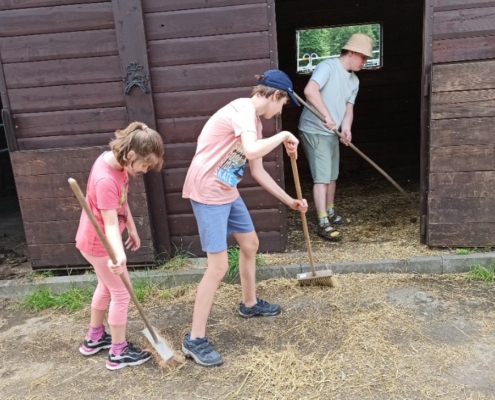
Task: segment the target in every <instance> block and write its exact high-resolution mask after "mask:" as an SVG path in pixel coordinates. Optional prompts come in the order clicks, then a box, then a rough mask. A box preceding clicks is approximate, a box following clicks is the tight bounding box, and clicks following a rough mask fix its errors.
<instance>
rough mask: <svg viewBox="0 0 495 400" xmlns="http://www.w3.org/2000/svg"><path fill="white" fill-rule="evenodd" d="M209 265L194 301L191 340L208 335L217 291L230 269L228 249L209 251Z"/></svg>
mask: <svg viewBox="0 0 495 400" xmlns="http://www.w3.org/2000/svg"><path fill="white" fill-rule="evenodd" d="M207 258H208V267H207V268H206V272H205V274H204V275H203V279H201V282H200V283H199V285H198V292H197V293H196V301H195V303H194V313H193V322H192V329H191V340H194V339H196V338H202V337H205V336H206V323H207V322H208V316H209V315H210V311H211V307H212V305H213V300H214V298H215V293H216V291H217V289H218V286H220V282H221V281H222V279H223V277H224V276H225V273H226V272H227V269H228V266H229V264H228V259H227V250H224V251H221V252H219V253H208V254H207Z"/></svg>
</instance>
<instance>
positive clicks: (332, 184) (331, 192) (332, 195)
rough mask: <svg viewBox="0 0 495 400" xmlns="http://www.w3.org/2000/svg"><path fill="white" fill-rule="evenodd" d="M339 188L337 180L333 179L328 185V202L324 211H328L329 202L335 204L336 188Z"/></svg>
mask: <svg viewBox="0 0 495 400" xmlns="http://www.w3.org/2000/svg"><path fill="white" fill-rule="evenodd" d="M336 188H337V181H331V182H330V185H328V187H327V193H326V200H327V202H326V204H325V206H324V208H323V211H322V212H326V210H327V204H334V200H335V189H336Z"/></svg>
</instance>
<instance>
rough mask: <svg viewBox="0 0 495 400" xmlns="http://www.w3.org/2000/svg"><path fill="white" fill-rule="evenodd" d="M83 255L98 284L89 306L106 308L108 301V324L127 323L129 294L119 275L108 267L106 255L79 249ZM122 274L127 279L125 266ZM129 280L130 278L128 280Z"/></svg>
mask: <svg viewBox="0 0 495 400" xmlns="http://www.w3.org/2000/svg"><path fill="white" fill-rule="evenodd" d="M81 254H82V255H83V257H84V258H85V259H86V260H88V262H89V263H90V264H91V265H92V266H93V268H94V270H95V273H96V276H97V277H98V286H96V290H95V293H94V294H93V301H92V302H91V307H92V308H94V309H96V310H102V311H103V310H106V309H107V307H108V302H109V301H110V300H111V301H110V309H109V311H108V324H109V325H113V326H123V325H126V324H127V311H128V310H129V302H130V299H131V296H130V295H129V292H128V291H127V289H126V288H125V286H124V284H123V283H122V279H121V278H120V276H118V275H116V274H114V273H113V272H112V271H111V270H110V268H108V266H107V263H108V256H106V257H95V256H90V255H89V254H86V253H84V252H82V251H81ZM124 275H125V276H126V277H127V279H128V280H129V273H128V272H127V268H125V270H124ZM129 281H130V280H129Z"/></svg>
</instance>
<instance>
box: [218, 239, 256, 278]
mask: <svg viewBox="0 0 495 400" xmlns="http://www.w3.org/2000/svg"><path fill="white" fill-rule="evenodd" d="M240 252H241V251H240V249H239V246H231V247H229V248H228V249H227V258H228V262H229V268H228V269H227V274H226V276H227V280H228V281H229V282H233V281H234V280H235V279H236V278H237V277H238V276H239V257H240ZM263 263H264V260H263V257H262V256H261V254H256V265H257V266H258V265H263Z"/></svg>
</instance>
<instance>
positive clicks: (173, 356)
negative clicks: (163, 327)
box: [142, 327, 186, 370]
mask: <svg viewBox="0 0 495 400" xmlns="http://www.w3.org/2000/svg"><path fill="white" fill-rule="evenodd" d="M152 328H153V331H154V333H155V335H156V338H157V339H158V342H155V340H154V339H153V336H152V335H151V333H150V331H149V330H148V329H147V328H146V329H144V330H143V331H142V332H143V334H144V336H145V337H146V339H147V341H148V343H149V344H150V345H151V349H150V352H151V354H152V355H153V357H154V358H155V360H156V361H157V362H158V365H159V366H160V367H161V368H163V369H168V370H173V369H176V368H178V367H180V366H181V365H183V364H184V363H185V362H186V358H185V357H184V355H183V354H182V353H181V352H179V351H175V350H173V349H172V347H170V345H169V344H168V342H167V341H166V340H165V339H164V338H163V337H161V336H160V335H159V334H158V330H157V329H156V328H155V327H152Z"/></svg>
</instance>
